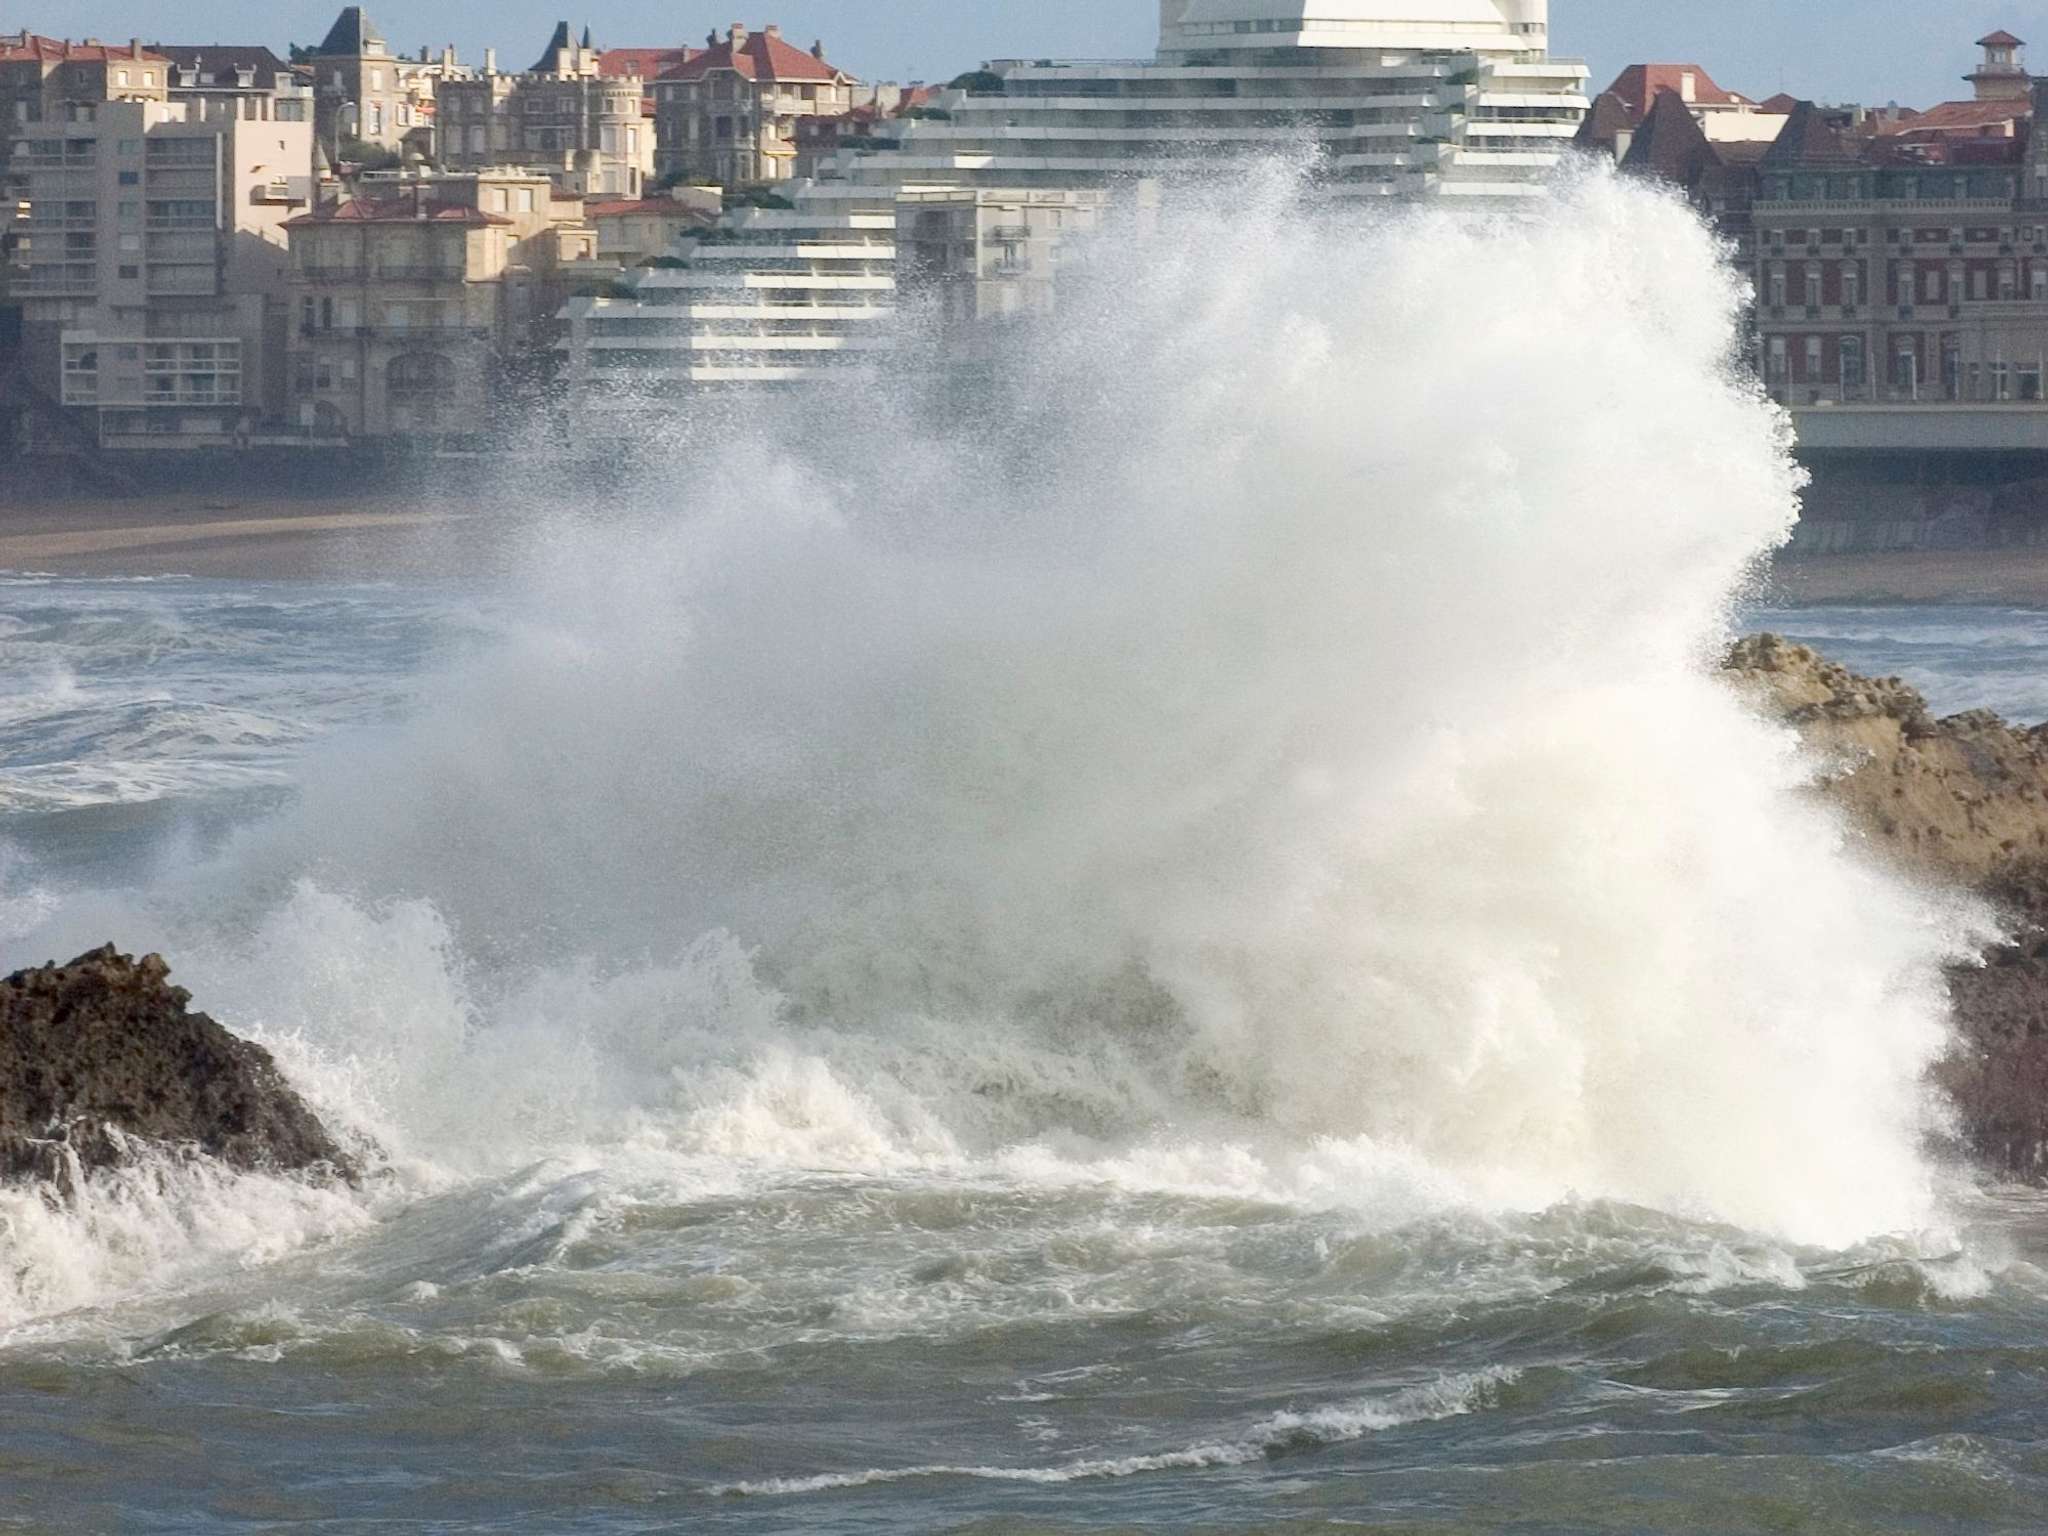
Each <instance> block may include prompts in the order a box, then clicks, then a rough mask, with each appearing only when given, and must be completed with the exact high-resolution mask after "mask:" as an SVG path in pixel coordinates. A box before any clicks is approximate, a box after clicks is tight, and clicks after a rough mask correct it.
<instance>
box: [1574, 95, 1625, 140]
mask: <svg viewBox="0 0 2048 1536" xmlns="http://www.w3.org/2000/svg"><path fill="white" fill-rule="evenodd" d="M1634 126H1635V120H1634V118H1633V117H1631V116H1630V114H1629V110H1628V103H1627V102H1625V101H1623V100H1622V99H1621V98H1620V97H1619V96H1617V95H1615V94H1614V92H1612V91H1602V92H1601V93H1600V94H1599V95H1598V96H1595V97H1594V98H1593V110H1592V111H1590V112H1588V113H1587V114H1586V116H1585V120H1584V121H1583V122H1581V123H1580V124H1579V134H1578V142H1579V143H1580V144H1582V145H1584V144H1598V145H1601V146H1602V147H1603V148H1612V147H1613V145H1614V143H1615V141H1616V140H1618V139H1619V138H1620V137H1621V136H1622V135H1623V134H1624V133H1627V132H1628V131H1629V129H1631V128H1632V127H1634Z"/></svg>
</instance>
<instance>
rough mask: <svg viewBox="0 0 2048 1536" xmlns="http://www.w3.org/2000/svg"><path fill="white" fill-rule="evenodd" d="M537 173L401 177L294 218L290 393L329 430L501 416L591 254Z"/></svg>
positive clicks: (325, 435) (300, 417)
mask: <svg viewBox="0 0 2048 1536" xmlns="http://www.w3.org/2000/svg"><path fill="white" fill-rule="evenodd" d="M580 215H581V209H580V206H579V205H576V204H565V203H563V202H562V201H560V200H559V199H557V198H556V197H555V196H554V187H553V184H552V183H551V181H550V180H549V178H548V177H547V175H546V174H545V173H543V172H540V171H519V170H487V171H481V172H473V173H466V174H465V173H459V172H458V173H431V172H427V173H421V172H396V173H392V174H391V175H389V176H386V177H381V178H369V179H366V182H365V189H364V191H363V192H362V193H361V194H360V195H358V196H356V197H353V198H350V199H347V200H346V201H341V202H334V203H327V204H323V205H322V206H320V207H318V208H316V209H314V210H312V211H311V212H309V213H306V214H304V215H302V216H300V217H298V218H296V219H294V220H292V221H291V223H290V224H289V225H288V226H287V231H288V234H289V236H290V240H291V272H290V282H291V306H290V314H291V336H290V346H289V358H290V380H291V383H290V396H291V409H292V415H293V419H294V422H295V424H296V426H297V427H298V429H299V430H300V431H301V432H303V433H306V434H308V435H309V436H311V437H313V438H316V439H320V440H341V439H383V440H392V439H403V440H411V441H415V442H421V441H429V442H430V441H436V440H447V439H451V438H458V437H463V436H467V435H472V434H476V433H479V432H482V431H484V430H486V429H487V428H488V427H489V426H490V425H492V424H493V423H494V421H495V420H496V419H497V417H498V415H499V407H500V406H501V405H502V404H503V400H502V396H501V389H502V386H503V383H504V380H505V377H506V372H507V369H508V368H509V367H510V366H512V365H513V364H514V363H515V362H516V360H517V359H518V358H520V357H521V356H523V355H528V354H530V353H531V352H532V350H533V349H534V348H535V346H536V345H539V346H541V347H543V348H545V345H546V339H547V338H546V329H547V327H548V326H549V325H551V324H552V317H553V316H554V314H555V312H556V310H557V309H558V308H559V307H560V304H561V300H562V296H563V291H564V290H563V288H562V287H561V284H560V277H561V274H562V272H563V269H564V268H566V267H567V266H569V265H570V264H571V263H575V262H579V261H581V262H587V261H589V260H591V259H592V258H593V257H594V256H595V244H596V242H595V236H594V234H593V233H592V231H591V230H590V228H589V226H588V225H586V224H584V223H583V222H582V220H581V217H580Z"/></svg>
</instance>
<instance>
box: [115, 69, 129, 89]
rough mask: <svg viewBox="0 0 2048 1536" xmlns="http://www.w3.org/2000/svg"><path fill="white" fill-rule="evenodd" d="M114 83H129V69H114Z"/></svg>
mask: <svg viewBox="0 0 2048 1536" xmlns="http://www.w3.org/2000/svg"><path fill="white" fill-rule="evenodd" d="M114 83H115V84H116V85H126V84H127V83H128V71H127V70H125V69H117V70H115V71H114Z"/></svg>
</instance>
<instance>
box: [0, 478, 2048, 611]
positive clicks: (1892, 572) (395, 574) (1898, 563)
mask: <svg viewBox="0 0 2048 1536" xmlns="http://www.w3.org/2000/svg"><path fill="white" fill-rule="evenodd" d="M493 508H494V502H493V501H492V500H491V499H489V498H482V497H479V498H473V499H471V498H462V497H458V496H454V495H451V494H449V493H448V492H446V491H440V492H433V493H421V494H411V495H393V494H390V493H388V492H380V493H378V494H375V495H369V496H333V497H319V498H286V497H278V496H273V495H250V496H237V495H227V496H219V495H204V494H193V493H184V494H173V495H167V496H165V497H163V498H161V499H143V498H125V499H124V498H111V497H110V498H104V499H84V498H82V499H78V500H67V501H16V502H0V571H49V572H52V573H55V574H59V575H76V576H164V575H178V576H205V577H217V578H223V579H229V580H244V581H303V580H352V581H362V580H406V579H409V578H434V577H445V576H450V575H458V574H465V573H475V572H477V571H479V570H483V569H488V568H489V567H490V566H491V565H492V564H493V563H494V561H495V558H496V557H497V555H498V554H500V553H501V552H502V550H503V548H504V547H505V540H504V539H503V538H502V537H500V536H497V535H495V534H487V533H486V531H485V530H486V529H487V528H488V526H489V524H490V522H491V521H492V511H493ZM1760 595H1762V596H1763V597H1765V598H1766V600H1768V601H1772V602H1782V603H1792V604H1797V603H1858V602H1872V603H1879V602H1882V603H1900V602H1904V603H2010V604H2014V605H2016V606H2022V607H2030V606H2040V607H2048V549H2019V550H1966V551H1946V552H1939V553H1922V552H1911V553H1904V554H1885V555H1822V556H1810V557H1804V558H1800V559H1788V560H1780V561H1778V562H1777V563H1776V564H1775V565H1774V566H1773V567H1772V568H1771V571H1770V573H1769V576H1768V579H1767V581H1766V583H1765V587H1764V590H1763V592H1762V593H1761V594H1760Z"/></svg>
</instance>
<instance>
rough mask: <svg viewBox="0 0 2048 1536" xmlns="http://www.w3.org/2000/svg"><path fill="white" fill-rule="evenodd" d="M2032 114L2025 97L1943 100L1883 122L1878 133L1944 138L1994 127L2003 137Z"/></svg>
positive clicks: (1980, 132) (2030, 103)
mask: <svg viewBox="0 0 2048 1536" xmlns="http://www.w3.org/2000/svg"><path fill="white" fill-rule="evenodd" d="M2033 113H2034V104H2033V102H2032V101H2031V100H2029V99H2028V98H2026V97H2020V98H2018V99H2015V100H2012V101H1944V102H1942V103H1941V105H1939V106H1935V107H1929V108H1928V109H1927V110H1926V111H1925V112H1919V113H1915V114H1914V115H1913V116H1912V117H1910V118H1907V119H1905V120H1904V121H1902V122H1897V123H1887V124H1885V125H1884V126H1882V127H1880V128H1879V129H1878V132H1879V133H1880V134H1884V135H1891V134H1901V133H1925V134H1940V135H1943V136H1944V137H1947V136H1953V135H1962V136H1975V135H1981V134H1983V133H1985V132H1986V131H1987V130H1991V129H1998V130H2002V131H2001V132H2000V134H1999V136H2000V137H2001V138H2003V137H2009V136H2010V135H2011V134H2012V133H2013V132H2014V131H2015V126H2016V125H2017V124H2018V123H2020V122H2023V121H2025V120H2026V119H2028V118H2030V117H2032V116H2033Z"/></svg>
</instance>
